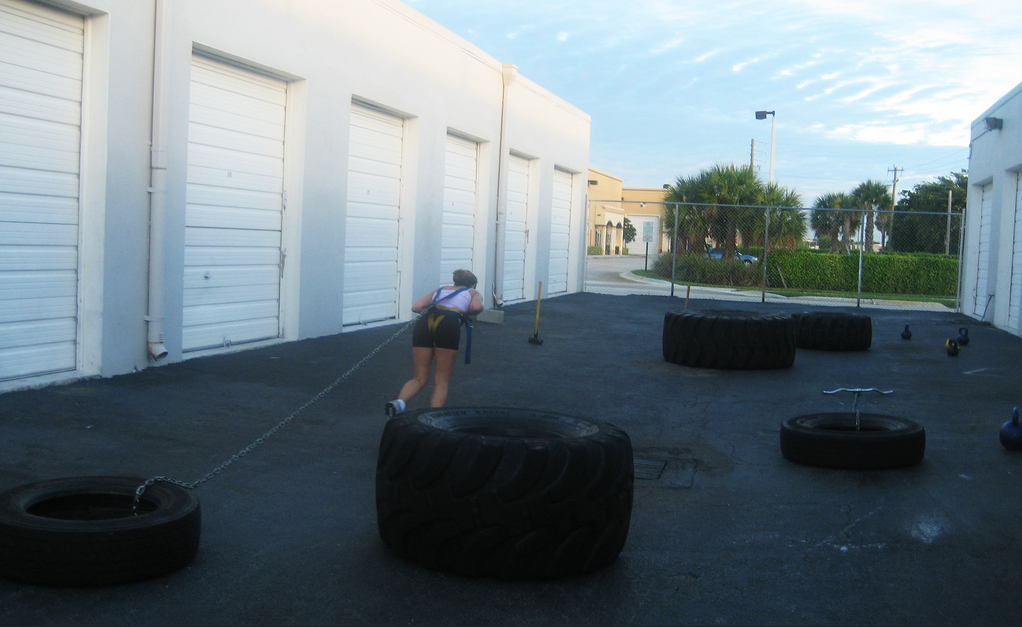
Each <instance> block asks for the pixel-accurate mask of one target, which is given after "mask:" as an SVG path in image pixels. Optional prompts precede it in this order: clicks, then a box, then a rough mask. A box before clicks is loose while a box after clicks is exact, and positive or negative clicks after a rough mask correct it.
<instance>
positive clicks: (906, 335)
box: [901, 324, 912, 340]
mask: <svg viewBox="0 0 1022 627" xmlns="http://www.w3.org/2000/svg"><path fill="white" fill-rule="evenodd" d="M901 339H903V340H911V339H912V332H911V331H909V330H908V325H907V324H906V325H905V330H904V331H902V332H901Z"/></svg>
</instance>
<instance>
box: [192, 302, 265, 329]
mask: <svg viewBox="0 0 1022 627" xmlns="http://www.w3.org/2000/svg"><path fill="white" fill-rule="evenodd" d="M278 307H279V304H278V303H277V301H276V299H273V300H266V301H262V302H259V301H250V302H244V303H222V304H207V305H197V306H195V307H189V308H188V311H187V312H186V314H187V316H188V317H187V319H186V320H185V321H184V324H185V325H187V326H193V325H199V324H202V322H203V321H204V320H219V321H222V322H227V323H237V322H245V321H248V320H268V319H271V318H275V317H276V316H277V309H278Z"/></svg>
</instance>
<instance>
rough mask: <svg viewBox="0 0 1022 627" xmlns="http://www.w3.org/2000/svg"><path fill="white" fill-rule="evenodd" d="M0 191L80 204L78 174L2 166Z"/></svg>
mask: <svg viewBox="0 0 1022 627" xmlns="http://www.w3.org/2000/svg"><path fill="white" fill-rule="evenodd" d="M0 189H3V191H4V192H6V193H8V194H38V195H41V196H57V197H63V198H73V199H74V200H75V203H76V204H77V202H78V174H77V172H75V173H66V172H42V171H39V170H25V169H21V168H14V167H9V166H0Z"/></svg>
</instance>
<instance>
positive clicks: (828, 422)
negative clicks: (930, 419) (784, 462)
mask: <svg viewBox="0 0 1022 627" xmlns="http://www.w3.org/2000/svg"><path fill="white" fill-rule="evenodd" d="M858 426H859V428H858V429H856V420H855V414H853V413H850V412H837V413H823V414H809V415H805V416H797V417H795V418H789V419H788V420H785V421H784V423H783V424H782V425H781V453H782V454H783V455H784V457H785V458H786V459H788V460H790V461H793V462H796V463H799V464H805V465H808V466H820V467H824V468H846V469H860V470H878V469H884V468H901V467H905V466H914V465H916V464H919V463H920V462H922V461H923V454H924V453H925V451H926V431H925V430H924V429H923V427H922V425H920V424H919V423H917V422H915V421H912V420H906V419H904V418H897V417H895V416H885V415H883V414H860V415H859V422H858Z"/></svg>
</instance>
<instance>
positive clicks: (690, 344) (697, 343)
mask: <svg viewBox="0 0 1022 627" xmlns="http://www.w3.org/2000/svg"><path fill="white" fill-rule="evenodd" d="M795 329H796V322H795V320H794V319H793V318H792V317H791V316H785V315H781V314H760V313H755V312H749V311H703V312H691V311H681V312H677V311H669V312H667V314H665V316H664V333H663V354H664V359H665V360H666V361H669V362H671V363H674V364H678V365H681V366H691V367H693V368H716V369H721V370H769V369H778V368H790V367H791V366H792V365H794V363H795V348H796V347H795Z"/></svg>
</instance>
